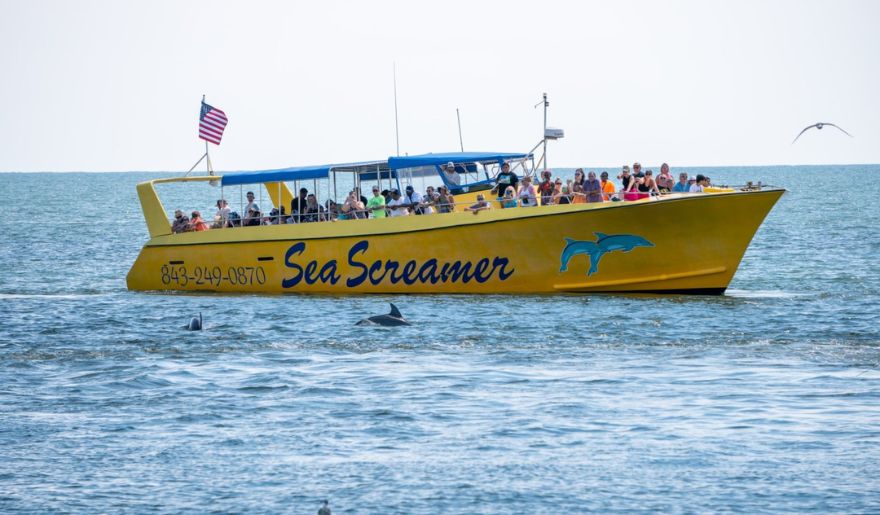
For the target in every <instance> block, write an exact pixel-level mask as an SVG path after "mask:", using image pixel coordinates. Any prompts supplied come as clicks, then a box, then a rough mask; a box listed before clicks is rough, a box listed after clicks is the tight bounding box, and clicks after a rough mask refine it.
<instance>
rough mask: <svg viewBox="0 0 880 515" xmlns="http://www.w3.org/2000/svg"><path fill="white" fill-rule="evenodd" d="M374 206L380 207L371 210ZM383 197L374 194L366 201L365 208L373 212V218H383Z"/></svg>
mask: <svg viewBox="0 0 880 515" xmlns="http://www.w3.org/2000/svg"><path fill="white" fill-rule="evenodd" d="M374 207H381V208H382V209H377V210H375V211H373V208H374ZM384 208H385V197H383V196H382V195H378V196H375V197H373V198H371V199H370V200H368V201H367V210H369V211H370V213H373V218H385V209H384Z"/></svg>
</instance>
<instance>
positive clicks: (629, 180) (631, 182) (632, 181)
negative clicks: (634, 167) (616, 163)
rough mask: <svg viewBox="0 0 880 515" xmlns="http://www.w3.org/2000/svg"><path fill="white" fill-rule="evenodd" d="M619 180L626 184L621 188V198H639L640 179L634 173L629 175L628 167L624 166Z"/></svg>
mask: <svg viewBox="0 0 880 515" xmlns="http://www.w3.org/2000/svg"><path fill="white" fill-rule="evenodd" d="M621 182H623V183H624V184H626V185H627V186H626V188H624V190H623V200H639V198H640V197H639V184H640V183H641V182H642V181H641V179H639V178H638V177H636V176H635V175H629V167H624V170H623V178H622V179H621Z"/></svg>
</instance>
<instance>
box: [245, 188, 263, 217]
mask: <svg viewBox="0 0 880 515" xmlns="http://www.w3.org/2000/svg"><path fill="white" fill-rule="evenodd" d="M247 201H248V203H247V205H246V206H245V207H244V212H245V215H244V225H259V222H260V219H259V218H257V223H256V224H253V223H251V219H250V218H248V214H247V213H249V212H251V211H254V212H257V213H259V212H260V206H258V205H257V203H256V202H254V192H253V191H249V192H247Z"/></svg>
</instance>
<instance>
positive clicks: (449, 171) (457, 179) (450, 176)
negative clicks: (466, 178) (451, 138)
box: [443, 161, 461, 186]
mask: <svg viewBox="0 0 880 515" xmlns="http://www.w3.org/2000/svg"><path fill="white" fill-rule="evenodd" d="M443 176H444V177H445V178H446V182H448V183H449V184H453V185H455V186H458V185H459V184H461V175H459V174H458V172H457V171H456V170H455V163H453V162H452V161H450V162H448V163H446V166H444V167H443Z"/></svg>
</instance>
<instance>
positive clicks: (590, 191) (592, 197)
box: [584, 171, 602, 202]
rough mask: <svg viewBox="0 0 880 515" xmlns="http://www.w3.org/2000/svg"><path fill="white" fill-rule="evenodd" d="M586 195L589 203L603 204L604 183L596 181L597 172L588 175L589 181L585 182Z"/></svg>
mask: <svg viewBox="0 0 880 515" xmlns="http://www.w3.org/2000/svg"><path fill="white" fill-rule="evenodd" d="M584 195H586V197H587V202H602V183H600V182H599V180H598V179H596V172H592V171H591V172H590V173H588V174H587V180H586V181H584Z"/></svg>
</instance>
